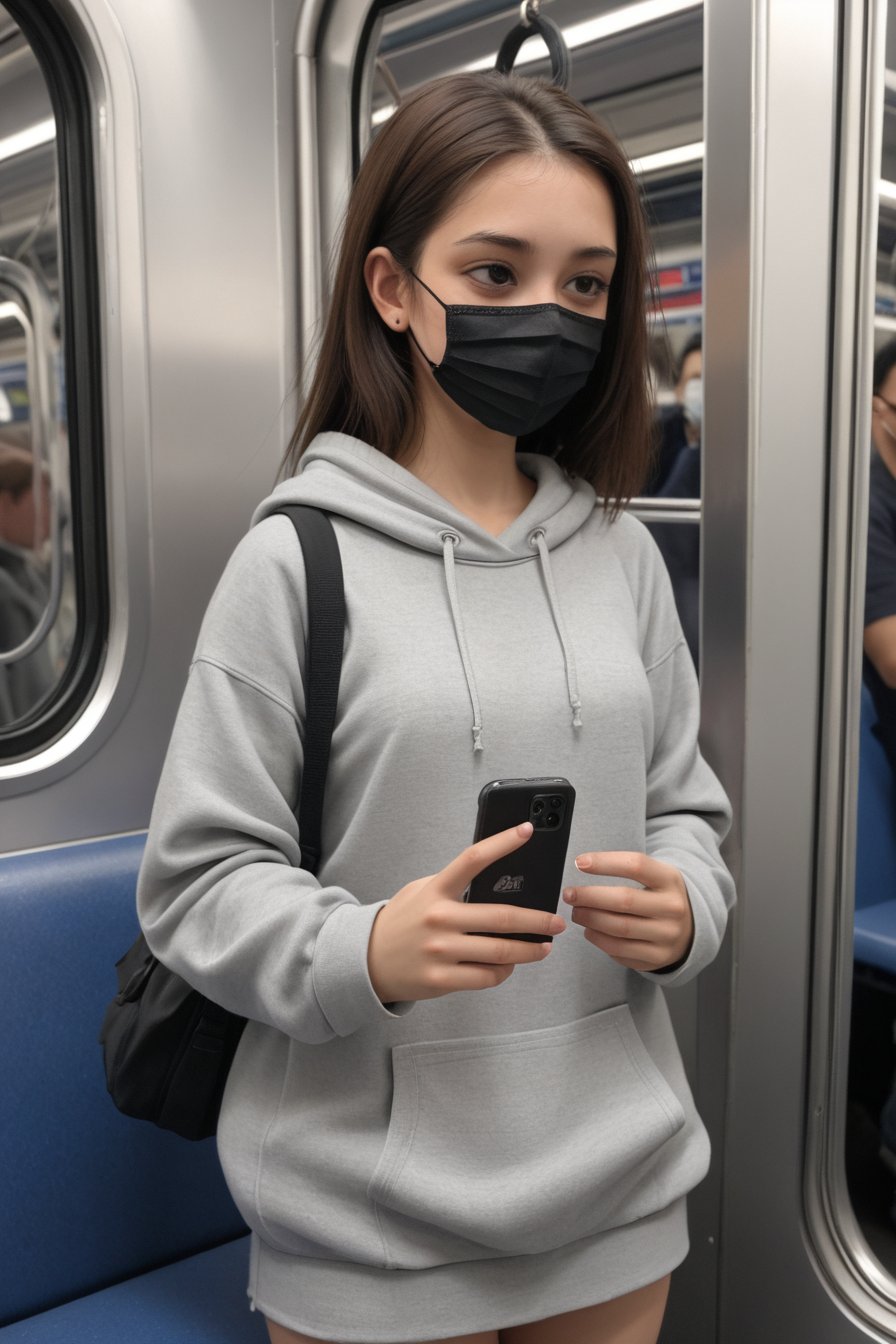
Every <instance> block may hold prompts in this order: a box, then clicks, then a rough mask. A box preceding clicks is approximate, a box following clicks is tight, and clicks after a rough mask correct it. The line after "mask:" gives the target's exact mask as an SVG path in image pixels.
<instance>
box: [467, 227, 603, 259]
mask: <svg viewBox="0 0 896 1344" xmlns="http://www.w3.org/2000/svg"><path fill="white" fill-rule="evenodd" d="M465 243H492V244H494V246H495V247H506V248H508V249H509V250H510V251H511V252H533V251H534V250H535V249H534V248H533V246H532V244H531V243H530V242H527V241H526V239H525V238H514V237H513V236H512V234H509V233H491V232H490V231H489V230H488V229H485V230H483V232H482V233H471V234H470V236H469V238H459V239H458V240H457V242H456V243H455V244H454V246H455V247H463V246H464V244H465ZM572 255H573V256H574V257H580V258H582V259H583V260H584V259H585V258H586V257H614V258H615V256H616V253H615V252H614V251H613V249H612V247H580V248H579V249H578V250H577V251H576V252H574V253H573V254H572Z"/></svg>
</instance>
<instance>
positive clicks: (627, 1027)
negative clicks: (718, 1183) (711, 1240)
mask: <svg viewBox="0 0 896 1344" xmlns="http://www.w3.org/2000/svg"><path fill="white" fill-rule="evenodd" d="M392 1067H393V1097H392V1111H391V1115H390V1120H389V1130H388V1134H387V1137H386V1145H385V1148H384V1149H383V1152H382V1154H381V1157H380V1160H379V1163H378V1164H377V1167H376V1170H375V1171H374V1174H373V1177H372V1179H371V1182H370V1185H369V1187H368V1195H369V1197H370V1199H371V1200H372V1201H373V1202H374V1203H375V1204H376V1205H377V1206H378V1210H379V1221H380V1227H381V1231H382V1235H383V1240H384V1242H385V1244H386V1251H387V1254H388V1256H389V1258H390V1260H391V1262H392V1263H393V1264H395V1265H396V1266H397V1267H407V1268H419V1267H421V1266H422V1264H423V1263H425V1262H427V1258H428V1259H429V1261H431V1262H432V1263H438V1256H439V1249H441V1251H442V1253H443V1258H445V1259H455V1258H464V1256H463V1245H464V1244H466V1246H467V1247H469V1255H470V1258H477V1256H479V1255H481V1254H482V1248H487V1249H488V1250H490V1251H492V1252H498V1253H501V1254H504V1255H528V1254H532V1253H535V1252H539V1251H546V1250H552V1249H554V1248H555V1247H558V1246H562V1245H566V1244H567V1243H568V1242H572V1241H576V1240H578V1239H579V1238H581V1237H586V1236H589V1235H592V1234H594V1233H597V1232H600V1231H601V1230H603V1229H605V1228H609V1227H614V1226H620V1225H622V1224H624V1223H629V1222H632V1221H633V1220H634V1219H636V1218H642V1217H645V1216H646V1215H647V1214H649V1213H654V1212H656V1211H657V1210H658V1209H659V1208H662V1207H663V1205H664V1203H665V1202H667V1201H665V1200H664V1198H663V1195H662V1193H661V1188H660V1185H658V1183H657V1181H656V1179H655V1172H656V1169H657V1167H658V1166H659V1165H660V1164H661V1163H662V1160H663V1148H664V1145H665V1144H667V1143H668V1142H669V1140H670V1139H671V1138H673V1136H674V1135H676V1134H677V1133H678V1132H679V1131H680V1130H681V1129H682V1128H683V1127H684V1124H685V1112H684V1110H683V1108H682V1105H681V1103H680V1102H679V1100H678V1098H677V1097H676V1096H675V1094H674V1093H673V1092H672V1090H671V1088H670V1087H669V1085H668V1083H667V1082H666V1080H665V1079H664V1078H663V1076H662V1074H661V1073H660V1071H659V1069H658V1068H657V1067H656V1065H655V1064H654V1062H653V1060H652V1059H651V1057H650V1055H649V1054H648V1052H647V1050H646V1048H645V1046H644V1044H643V1042H642V1040H641V1038H640V1036H639V1035H638V1031H637V1028H636V1027H635V1024H634V1021H633V1020H632V1016H631V1013H630V1012H629V1009H628V1006H627V1005H626V1004H622V1005H620V1006H619V1007H618V1008H610V1009H607V1010H606V1011H605V1012H601V1013H595V1014H593V1015H592V1016H591V1017H586V1018H583V1019H581V1020H580V1021H577V1022H571V1023H565V1024H563V1025H562V1026H559V1027H548V1028H545V1029H543V1030H540V1031H528V1032H522V1033H517V1034H513V1035H504V1036H490V1037H484V1038H471V1039H465V1040H454V1041H435V1042H431V1043H428V1042H418V1043H416V1044H409V1045H399V1046H395V1047H394V1048H393V1050H392ZM408 1220H413V1221H411V1222H409V1221H408ZM421 1224H422V1225H424V1226H421ZM424 1227H425V1229H426V1230H425V1231H424ZM425 1248H426V1249H425Z"/></svg>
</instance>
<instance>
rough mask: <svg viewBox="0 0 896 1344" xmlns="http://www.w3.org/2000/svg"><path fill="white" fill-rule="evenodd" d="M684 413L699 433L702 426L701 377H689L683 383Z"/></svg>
mask: <svg viewBox="0 0 896 1344" xmlns="http://www.w3.org/2000/svg"><path fill="white" fill-rule="evenodd" d="M682 405H683V406H684V413H685V415H686V416H687V418H688V420H690V422H691V424H692V425H693V426H694V428H695V429H696V431H697V433H698V434H699V432H700V430H701V429H702V428H703V379H702V378H689V379H688V381H687V382H686V383H685V385H684V400H683V401H682Z"/></svg>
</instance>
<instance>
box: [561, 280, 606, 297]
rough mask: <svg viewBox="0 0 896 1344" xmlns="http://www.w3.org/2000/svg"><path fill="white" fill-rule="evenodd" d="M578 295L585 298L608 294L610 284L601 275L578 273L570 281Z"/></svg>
mask: <svg viewBox="0 0 896 1344" xmlns="http://www.w3.org/2000/svg"><path fill="white" fill-rule="evenodd" d="M569 283H570V284H571V285H572V287H573V289H574V290H575V292H576V294H577V295H580V296H581V297H582V298H583V299H596V298H599V296H600V295H601V294H606V293H607V291H608V290H609V288H610V286H609V284H608V283H607V281H606V280H601V278H600V276H599V275H576V276H574V277H573V279H572V280H570V282H569Z"/></svg>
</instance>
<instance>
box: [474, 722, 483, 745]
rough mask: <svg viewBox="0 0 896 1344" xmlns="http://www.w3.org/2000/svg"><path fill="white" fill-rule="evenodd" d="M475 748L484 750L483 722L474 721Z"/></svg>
mask: <svg viewBox="0 0 896 1344" xmlns="http://www.w3.org/2000/svg"><path fill="white" fill-rule="evenodd" d="M473 750H474V751H481V750H482V724H481V723H474V724H473Z"/></svg>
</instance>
